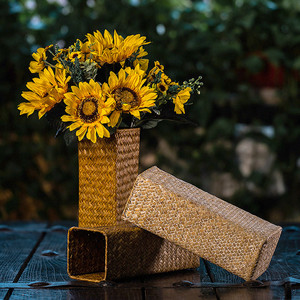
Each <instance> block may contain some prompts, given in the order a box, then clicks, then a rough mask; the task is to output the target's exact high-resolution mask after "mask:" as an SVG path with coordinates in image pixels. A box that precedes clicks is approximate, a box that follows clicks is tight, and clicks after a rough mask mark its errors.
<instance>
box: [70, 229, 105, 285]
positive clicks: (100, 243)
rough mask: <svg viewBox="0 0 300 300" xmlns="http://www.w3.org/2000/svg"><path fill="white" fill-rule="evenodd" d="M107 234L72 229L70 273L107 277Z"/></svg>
mask: <svg viewBox="0 0 300 300" xmlns="http://www.w3.org/2000/svg"><path fill="white" fill-rule="evenodd" d="M105 247H106V244H105V236H104V235H103V233H101V232H92V231H87V230H80V229H76V230H72V231H71V233H70V237H69V273H70V275H72V276H74V275H82V276H80V277H81V278H82V279H85V280H89V277H91V276H92V277H93V278H95V276H96V277H99V280H101V279H102V278H104V277H105Z"/></svg>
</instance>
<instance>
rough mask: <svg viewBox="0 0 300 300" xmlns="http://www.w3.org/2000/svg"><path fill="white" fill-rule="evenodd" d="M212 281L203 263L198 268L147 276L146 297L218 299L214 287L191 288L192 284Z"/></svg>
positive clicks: (149, 298)
mask: <svg viewBox="0 0 300 300" xmlns="http://www.w3.org/2000/svg"><path fill="white" fill-rule="evenodd" d="M201 282H210V278H209V276H208V274H207V272H206V268H205V266H204V265H203V264H200V267H199V268H198V269H191V270H183V271H177V272H170V273H165V274H156V275H152V276H145V277H144V278H143V284H144V286H145V299H146V300H152V299H153V300H154V299H170V300H177V299H178V300H179V299H216V294H215V292H214V289H212V288H191V287H190V284H200V283H201Z"/></svg>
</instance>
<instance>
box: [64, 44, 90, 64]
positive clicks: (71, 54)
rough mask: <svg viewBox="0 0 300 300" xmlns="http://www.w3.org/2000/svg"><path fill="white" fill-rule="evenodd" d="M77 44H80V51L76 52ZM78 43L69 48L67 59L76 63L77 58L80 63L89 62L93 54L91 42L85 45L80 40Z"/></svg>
mask: <svg viewBox="0 0 300 300" xmlns="http://www.w3.org/2000/svg"><path fill="white" fill-rule="evenodd" d="M77 42H78V43H79V50H78V51H75V48H76V44H77ZM77 42H76V43H75V44H74V45H73V46H71V47H70V48H69V51H68V55H67V57H68V59H69V60H71V61H73V62H74V61H75V58H76V57H77V58H78V60H79V61H80V62H82V61H85V60H87V59H88V58H89V57H90V54H91V49H90V43H89V42H85V43H83V42H82V41H80V40H78V39H77Z"/></svg>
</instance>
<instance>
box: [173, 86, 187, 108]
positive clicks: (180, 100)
mask: <svg viewBox="0 0 300 300" xmlns="http://www.w3.org/2000/svg"><path fill="white" fill-rule="evenodd" d="M191 90H192V89H191V88H190V87H187V88H185V89H183V90H181V91H179V92H178V94H177V95H176V97H174V98H173V103H174V104H175V108H174V111H175V112H176V114H185V110H184V103H186V102H187V101H188V100H189V99H190V96H191V95H190V92H191Z"/></svg>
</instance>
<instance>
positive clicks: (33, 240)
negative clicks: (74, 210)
mask: <svg viewBox="0 0 300 300" xmlns="http://www.w3.org/2000/svg"><path fill="white" fill-rule="evenodd" d="M33 228H34V227H33V226H32V224H27V223H26V224H24V223H23V224H22V225H21V224H20V223H18V224H2V225H1V227H0V270H6V271H5V272H0V282H2V283H3V282H16V281H15V280H16V277H17V275H18V273H19V272H20V269H21V267H22V265H23V264H24V263H26V260H28V259H29V255H30V253H31V251H32V250H33V249H34V247H35V246H36V245H37V243H38V241H39V239H40V238H41V237H42V235H43V230H44V229H45V228H46V224H45V223H42V224H39V228H40V229H41V230H40V231H32V230H33Z"/></svg>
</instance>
